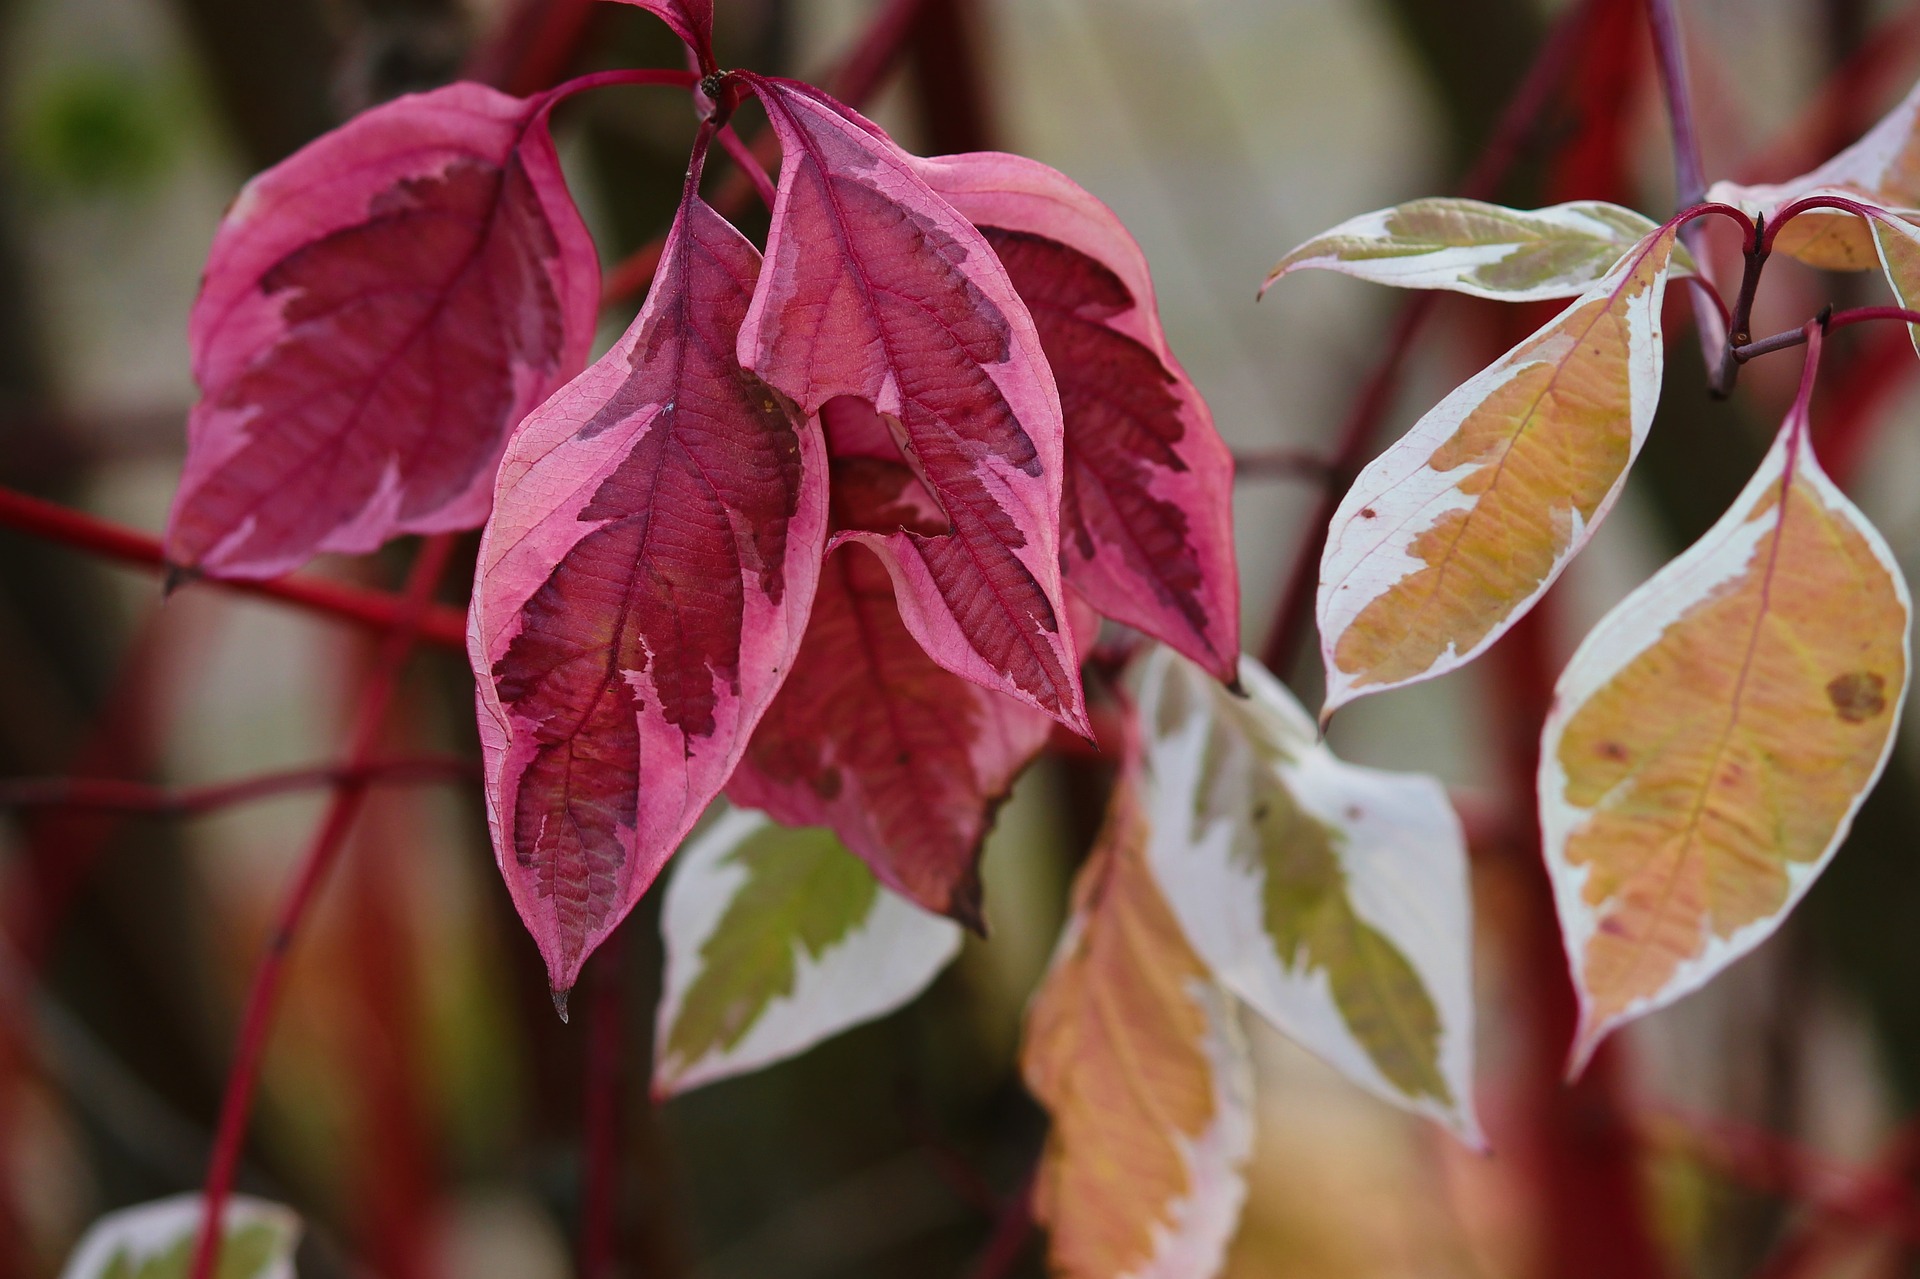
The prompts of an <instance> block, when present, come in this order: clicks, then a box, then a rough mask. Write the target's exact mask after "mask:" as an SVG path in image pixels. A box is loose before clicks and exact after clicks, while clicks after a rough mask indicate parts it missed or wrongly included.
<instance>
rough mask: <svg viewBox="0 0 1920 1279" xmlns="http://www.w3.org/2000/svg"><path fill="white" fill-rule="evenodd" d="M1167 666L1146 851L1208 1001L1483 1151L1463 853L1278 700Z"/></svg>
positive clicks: (1150, 730)
mask: <svg viewBox="0 0 1920 1279" xmlns="http://www.w3.org/2000/svg"><path fill="white" fill-rule="evenodd" d="M1240 683H1241V685H1242V687H1243V688H1244V690H1245V692H1246V696H1245V697H1236V696H1234V695H1233V694H1231V693H1229V692H1227V691H1226V690H1225V689H1224V688H1222V687H1221V686H1220V685H1219V683H1218V682H1216V681H1215V680H1213V679H1210V678H1208V676H1207V675H1206V674H1205V673H1204V672H1202V671H1201V670H1200V669H1199V668H1198V667H1196V666H1194V665H1193V664H1191V663H1190V662H1188V661H1186V660H1185V659H1184V658H1181V657H1178V656H1176V655H1175V654H1174V653H1172V652H1170V651H1168V650H1166V649H1158V650H1156V651H1155V652H1154V653H1153V654H1152V655H1151V656H1150V657H1149V658H1148V660H1147V662H1146V665H1145V668H1144V670H1143V672H1142V678H1141V685H1140V721H1141V731H1142V733H1143V734H1144V735H1145V740H1146V759H1147V795H1148V799H1147V811H1148V818H1149V821H1150V823H1151V826H1152V835H1151V837H1150V839H1149V841H1148V848H1149V850H1150V857H1151V860H1152V863H1153V868H1154V872H1155V874H1156V875H1157V877H1158V878H1159V881H1160V883H1161V885H1162V888H1163V891H1164V892H1165V893H1166V895H1167V900H1168V902H1169V903H1170V904H1171V905H1172V907H1173V910H1174V914H1175V915H1176V916H1177V917H1178V918H1179V920H1180V922H1181V924H1182V925H1183V926H1184V928H1185V930H1186V935H1187V938H1188V940H1189V941H1190V942H1191V943H1192V945H1193V947H1194V949H1195V950H1196V951H1198V952H1199V954H1200V955H1201V957H1202V958H1203V959H1205V960H1206V962H1207V965H1208V967H1210V968H1211V969H1212V970H1213V972H1214V974H1215V975H1216V976H1217V977H1218V978H1219V980H1220V981H1221V983H1222V984H1223V985H1225V986H1226V987H1227V989H1229V990H1231V991H1232V992H1233V993H1234V994H1235V995H1238V996H1239V997H1240V998H1241V999H1242V1000H1244V1001H1245V1002H1246V1003H1247V1004H1248V1005H1250V1006H1251V1007H1252V1008H1253V1009H1254V1010H1255V1011H1257V1012H1259V1013H1260V1014H1261V1015H1262V1016H1264V1017H1266V1018H1267V1019H1268V1020H1269V1021H1271V1022H1273V1023H1274V1025H1276V1026H1278V1027H1279V1028H1280V1029H1281V1030H1282V1031H1284V1032H1285V1033H1286V1034H1287V1035H1288V1036H1290V1037H1291V1038H1292V1039H1294V1040H1295V1041H1296V1042H1298V1043H1299V1044H1301V1045H1302V1046H1303V1047H1305V1048H1307V1049H1309V1050H1311V1051H1312V1052H1314V1053H1317V1054H1318V1055H1319V1056H1321V1057H1323V1058H1325V1059H1326V1060H1327V1061H1328V1062H1330V1063H1331V1064H1332V1065H1334V1066H1335V1067H1336V1068H1338V1069H1339V1070H1340V1071H1342V1072H1343V1073H1344V1074H1346V1075H1347V1077H1348V1078H1350V1079H1353V1080H1354V1081H1356V1082H1357V1083H1359V1084H1361V1085H1362V1086H1364V1087H1366V1088H1368V1089H1370V1090H1371V1091H1373V1092H1374V1093H1376V1094H1378V1095H1379V1096H1382V1097H1385V1098H1386V1099H1388V1100H1389V1101H1392V1102H1394V1103H1396V1104H1398V1105H1401V1106H1405V1107H1407V1108H1408V1109H1410V1110H1414V1111H1417V1112H1419V1113H1422V1114H1426V1115H1429V1116H1431V1117H1433V1118H1435V1119H1438V1120H1440V1121H1441V1122H1443V1123H1445V1124H1447V1125H1448V1126H1449V1127H1451V1128H1452V1129H1453V1130H1454V1131H1455V1132H1457V1133H1458V1134H1459V1135H1460V1136H1461V1137H1462V1139H1464V1140H1465V1141H1467V1142H1468V1143H1469V1144H1472V1145H1476V1146H1477V1145H1479V1144H1480V1131H1479V1126H1478V1124H1477V1122H1476V1120H1475V1118H1474V1111H1473V1093H1472V1080H1473V986H1472V971H1471V969H1472V932H1473V930H1472V908H1471V904H1470V902H1469V899H1468V895H1467V855H1466V840H1465V838H1464V836H1463V835H1462V833H1461V829H1460V822H1459V820H1458V818H1456V817H1455V815H1454V812H1453V808H1452V806H1451V805H1450V804H1449V803H1448V802H1447V796H1446V791H1445V789H1444V788H1442V786H1441V785H1440V783H1439V782H1437V781H1435V780H1434V779H1433V778H1430V777H1424V776H1419V775H1416V774H1407V773H1387V772H1381V771H1379V770H1377V769H1371V768H1360V767H1357V766H1355V765H1352V764H1347V763H1343V762H1342V761H1341V760H1339V759H1337V758H1335V756H1334V755H1333V753H1332V752H1331V751H1329V750H1328V749H1327V748H1326V747H1325V746H1324V745H1323V744H1321V743H1320V742H1319V740H1318V734H1317V733H1316V732H1315V730H1314V724H1313V721H1312V719H1311V718H1309V717H1308V715H1307V713H1306V711H1305V710H1304V709H1302V707H1301V706H1300V704H1299V702H1297V701H1295V700H1294V698H1293V695H1292V694H1291V693H1289V692H1288V691H1287V690H1286V688H1285V687H1284V686H1283V685H1281V684H1280V682H1279V681H1278V680H1276V679H1274V678H1273V676H1271V675H1269V674H1268V673H1267V671H1266V668H1264V667H1262V666H1261V665H1260V664H1259V663H1257V662H1255V661H1254V660H1253V659H1252V658H1249V657H1243V658H1241V660H1240Z"/></svg>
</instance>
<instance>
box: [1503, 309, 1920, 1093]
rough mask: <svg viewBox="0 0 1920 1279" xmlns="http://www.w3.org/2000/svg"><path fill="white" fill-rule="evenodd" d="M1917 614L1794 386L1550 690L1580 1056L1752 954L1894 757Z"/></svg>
mask: <svg viewBox="0 0 1920 1279" xmlns="http://www.w3.org/2000/svg"><path fill="white" fill-rule="evenodd" d="M1816 340H1817V335H1816ZM1909 613H1910V605H1909V601H1908V597H1907V588H1906V585H1905V583H1904V582H1903V581H1902V579H1901V575H1900V572H1899V569H1898V568H1897V567H1896V565H1895V564H1894V560H1893V556H1892V553H1891V552H1890V551H1889V550H1888V549H1887V546H1886V543H1885V542H1884V541H1882V540H1881V538H1880V536H1879V534H1878V533H1876V532H1875V531H1874V530H1873V528H1872V526H1870V525H1869V524H1868V523H1867V522H1866V520H1865V518H1864V517H1863V516H1862V515H1861V514H1860V512H1859V511H1858V510H1856V509H1855V508H1854V506H1853V504H1852V503H1851V502H1849V501H1848V500H1847V499H1846V497H1845V496H1844V495H1843V494H1842V493H1841V492H1840V491H1839V489H1837V488H1836V487H1835V486H1834V484H1833V482H1832V481H1831V480H1829V479H1828V478H1827V477H1826V475H1825V474H1824V473H1822V471H1821V470H1820V465H1819V463H1818V461H1817V460H1816V459H1815V458H1814V455H1813V451H1812V449H1811V448H1810V447H1809V446H1808V444H1807V433H1806V412H1805V407H1804V391H1803V401H1802V403H1801V404H1800V405H1797V406H1796V408H1795V410H1794V411H1793V412H1792V413H1791V414H1789V416H1788V418H1787V422H1786V425H1785V426H1784V427H1783V428H1782V429H1781V432H1780V435H1779V438H1778V439H1776V440H1775V442H1774V445H1773V449H1772V451H1771V452H1769V453H1768V455H1767V457H1766V460H1765V461H1764V462H1762V463H1761V465H1760V469H1759V471H1758V472H1757V473H1756V474H1755V475H1754V477H1753V479H1752V481H1751V482H1749V483H1748V485H1747V487H1746V490H1745V491H1744V492H1743V493H1742V494H1741V495H1740V498H1739V500H1737V501H1736V502H1735V503H1734V504H1733V506H1732V508H1731V509H1729V510H1728V512H1727V513H1726V514H1725V515H1724V516H1722V517H1721V519H1720V522H1719V523H1717V524H1716V525H1714V527H1713V528H1712V529H1711V530H1710V531H1709V532H1708V533H1707V534H1706V536H1704V537H1703V538H1701V539H1700V541H1698V542H1697V543H1695V544H1694V545H1693V546H1692V547H1690V548H1688V550H1687V551H1686V552H1685V553H1684V554H1682V555H1681V556H1680V557H1679V558H1678V559H1676V560H1674V561H1673V562H1672V563H1671V564H1669V565H1667V566H1666V567H1665V568H1664V569H1662V570H1661V571H1660V572H1659V573H1657V574H1655V575H1654V577H1653V578H1652V579H1651V580H1649V581H1648V582H1647V583H1646V584H1645V585H1644V586H1642V587H1640V589H1639V590H1637V591H1635V592H1634V593H1633V594H1632V595H1630V596H1628V597H1627V599H1626V600H1625V601H1624V602H1623V603H1622V604H1621V605H1620V606H1619V607H1618V608H1616V609H1615V610H1614V611H1613V612H1612V613H1610V614H1609V615H1608V616H1607V617H1606V618H1605V619H1604V620H1603V621H1602V622H1601V623H1600V625H1599V626H1597V627H1595V628H1594V630H1593V633H1592V634H1591V635H1589V636H1588V637H1587V639H1586V641H1585V642H1584V643H1583V644H1581V646H1580V648H1579V651H1578V652H1576V653H1575V655H1574V658H1573V661H1572V662H1571V663H1570V664H1569V665H1568V667H1567V669H1566V671H1565V672H1564V673H1563V674H1562V675H1561V677H1560V682H1559V686H1558V688H1557V689H1556V690H1555V695H1554V706H1553V711H1552V713H1551V714H1550V715H1549V716H1548V719H1547V724H1546V729H1545V734H1544V737H1543V739H1542V742H1541V762H1540V816H1541V825H1542V829H1543V834H1544V836H1545V846H1546V857H1547V865H1548V869H1549V871H1550V873H1551V875H1552V878H1553V884H1554V894H1555V899H1556V902H1557V905H1558V909H1559V913H1560V922H1561V930H1562V933H1563V935H1564V937H1565V940H1566V946H1567V954H1568V958H1569V959H1570V961H1571V963H1572V968H1573V974H1574V979H1575V985H1576V987H1577V988H1578V990H1579V994H1580V1005H1581V1019H1580V1031H1579V1037H1578V1040H1577V1043H1576V1045H1575V1050H1574V1060H1575V1064H1576V1066H1577V1065H1578V1064H1580V1063H1583V1062H1584V1061H1585V1060H1586V1058H1587V1057H1588V1055H1590V1054H1591V1052H1592V1050H1593V1048H1594V1047H1595V1045H1597V1044H1598V1043H1599V1041H1600V1040H1601V1038H1602V1037H1604V1036H1605V1035H1606V1034H1607V1033H1608V1032H1609V1031H1610V1030H1612V1029H1613V1028H1614V1027H1616V1026H1618V1025H1620V1024H1621V1023H1622V1022H1625V1021H1627V1020H1630V1019H1631V1018H1634V1017H1637V1016H1639V1015H1641V1014H1643V1013H1646V1012H1648V1011H1650V1010H1652V1009H1655V1008H1659V1007H1661V1006H1663V1005H1665V1004H1668V1003H1671V1002H1672V1001H1674V1000H1676V999H1678V998H1680V997H1681V996H1682V995H1685V994H1687V993H1688V992H1690V991H1693V990H1696V989H1698V988H1699V987H1700V986H1701V985H1703V984H1704V983H1705V982H1707V981H1708V980H1709V979H1710V978H1712V977H1713V976H1714V975H1715V974H1716V973H1718V972H1719V971H1720V970H1721V969H1723V968H1725V967H1726V966H1727V965H1728V964H1729V963H1731V962H1733V960H1735V959H1737V958H1739V957H1740V956H1741V955H1743V954H1745V953H1746V952H1748V951H1750V950H1752V949H1753V948H1754V947H1755V946H1756V945H1758V944H1759V943H1760V942H1761V941H1762V940H1764V939H1765V938H1766V937H1767V936H1768V935H1769V934H1771V933H1772V932H1773V930H1774V929H1775V928H1777V927H1778V926H1779V924H1780V921H1781V919H1782V918H1784V917H1785V915H1786V913H1787V911H1788V910H1790V909H1791V908H1792V906H1793V904H1794V903H1795V902H1797V901H1798V900H1799V899H1800V897H1801V895H1802V894H1804V893H1805V892H1806V891H1807V888H1808V886H1809V885H1810V884H1812V882H1813V880H1814V878H1815V877H1816V876H1817V875H1819V873H1820V871H1821V870H1822V868H1824V867H1825V866H1826V864H1827V862H1828V860H1829V859H1830V858H1831V857H1832V856H1833V853H1834V850H1835V849H1836V848H1837V847H1838V846H1839V844H1840V841H1841V839H1842V838H1843V837H1844V836H1845V835H1846V831H1847V827H1848V826H1849V824H1850V823H1851V822H1852V820H1853V814H1854V812H1855V811H1856V810H1857V809H1858V808H1859V806H1860V802H1861V800H1862V799H1863V798H1864V797H1865V795H1866V793H1867V791H1868V790H1869V789H1870V788H1871V787H1872V785H1873V783H1874V781H1875V780H1876V779H1877V778H1878V777H1879V775H1880V770H1881V768H1882V767H1883V766H1884V765H1885V763H1886V758H1887V754H1888V752H1889V751H1890V750H1891V748H1892V744H1893V737H1894V727H1895V724H1896V723H1897V721H1898V719H1899V716H1900V703H1901V698H1902V694H1903V693H1904V691H1905V689H1906V682H1907V665H1908V649H1907V625H1908V617H1909Z"/></svg>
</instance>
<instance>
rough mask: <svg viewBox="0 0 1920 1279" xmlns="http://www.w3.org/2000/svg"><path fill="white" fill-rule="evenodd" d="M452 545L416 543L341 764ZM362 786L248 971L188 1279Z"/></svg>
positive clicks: (361, 754) (196, 1273)
mask: <svg viewBox="0 0 1920 1279" xmlns="http://www.w3.org/2000/svg"><path fill="white" fill-rule="evenodd" d="M453 548H454V538H453V536H452V535H451V534H446V533H441V534H437V535H435V536H433V537H430V538H428V539H427V540H426V541H425V542H424V543H423V544H422V545H421V548H420V554H419V557H418V558H417V559H415V560H414V564H413V568H412V570H411V571H410V572H409V573H408V575H407V585H406V589H405V591H404V592H403V596H402V601H401V609H400V612H399V616H398V619H397V620H396V622H395V623H394V627H393V629H392V630H391V631H389V632H388V634H387V637H386V640H385V642H383V643H382V644H381V646H380V652H379V654H378V656H377V657H376V658H375V659H374V664H373V670H372V673H371V674H370V675H369V676H368V678H367V682H366V684H365V685H364V686H363V687H362V689H361V691H360V702H359V706H358V707H357V708H356V710H355V713H354V724H353V731H352V733H351V736H350V737H349V742H348V748H347V766H348V767H349V768H364V767H365V766H366V765H367V763H368V761H369V760H370V759H371V758H372V755H373V750H374V747H375V746H376V745H377V744H378V742H379V739H380V732H381V729H382V727H383V726H384V725H385V723H386V718H387V710H388V708H389V707H390V706H391V704H392V702H393V697H394V693H395V690H396V689H397V688H398V686H399V682H400V672H401V669H402V668H403V667H404V666H405V665H406V660H407V657H408V655H409V654H410V653H412V651H413V647H414V641H415V638H416V636H417V633H418V623H419V619H420V617H421V615H422V614H423V613H424V612H425V610H426V606H427V601H428V600H429V599H431V598H432V596H433V592H434V589H435V588H436V587H437V586H438V585H439V582H440V578H441V576H442V575H443V574H444V572H445V570H446V566H447V561H448V559H449V558H450V557H451V556H452V554H453ZM367 789H368V788H367V785H366V783H365V782H364V781H358V782H355V781H348V782H344V783H341V784H340V785H339V786H338V787H336V788H335V790H334V793H333V802H332V803H331V804H330V805H329V806H328V808H327V813H326V816H325V817H324V818H322V820H321V822H320V826H319V828H318V829H317V830H316V831H315V832H314V836H313V841H312V842H311V843H310V844H309V845H308V846H307V851H306V853H305V855H304V856H302V857H301V859H300V864H299V868H298V869H297V870H296V871H295V873H294V881H293V887H292V888H291V889H290V890H289V891H288V893H287V897H286V900H285V901H284V902H283V903H282V905H281V908H280V913H279V916H278V918H277V919H276V920H275V921H274V926H273V931H272V932H271V933H269V934H268V936H267V944H266V948H265V951H264V953H263V954H262V955H261V957H260V964H259V966H258V967H257V968H256V969H255V970H254V975H253V986H252V989H251V990H249V991H248V993H247V1007H246V1012H245V1014H244V1015H243V1017H242V1020H241V1027H240V1041H239V1045H238V1048H237V1049H236V1051H235V1053H234V1061H233V1066H232V1069H231V1071H230V1072H229V1074H228V1076H227V1088H226V1094H225V1096H224V1097H223V1098H222V1100H221V1103H220V1123H219V1127H218V1128H217V1129H216V1130H215V1133H214V1145H213V1156H212V1158H211V1159H210V1160H209V1162H208V1168H207V1182H206V1189H205V1192H204V1200H205V1209H206V1210H205V1214H204V1216H203V1217H202V1219H201V1222H200V1234H199V1238H198V1239H197V1240H196V1241H195V1243H194V1252H193V1268H192V1271H191V1279H214V1275H215V1274H216V1273H217V1267H218V1265H219V1262H220V1249H221V1244H222V1242H223V1237H222V1221H223V1219H224V1217H225V1213H226V1204H227V1198H228V1196H229V1195H230V1194H232V1192H233V1181H234V1175H235V1173H236V1172H238V1170H239V1167H240V1155H241V1152H242V1150H243V1149H244V1148H245V1146H246V1138H247V1121H248V1118H249V1117H250V1115H251V1114H252V1111H253V1094H254V1091H255V1089H256V1088H257V1086H258V1085H259V1082H260V1063H261V1059H262V1057H263V1056H264V1055H265V1052H266V1046H267V1038H268V1033H269V1032H270V1031H271V1029H272V1027H273V1015H274V1011H275V1008H276V1006H277V1005H278V1002H279V994H280V986H281V983H282V981H283V979H284V978H285V976H286V967H287V957H288V954H289V952H290V951H291V950H292V947H293V939H294V937H295V936H296V935H297V934H298V933H299V931H300V925H301V924H302V923H303V922H304V921H305V919H306V916H307V911H308V908H309V907H311V906H312V904H313V901H314V898H315V897H316V896H317V895H318V894H319V891H320V888H321V886H322V885H323V884H325V883H326V880H327V875H328V872H329V871H331V870H332V869H333V866H334V864H335V863H336V862H337V861H338V860H339V856H340V852H341V850H342V849H343V848H344V847H345V845H346V839H347V834H348V832H349V831H351V830H352V828H353V823H354V819H355V818H356V817H358V816H359V815H360V808H361V804H362V801H364V800H365V798H366V795H367Z"/></svg>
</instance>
